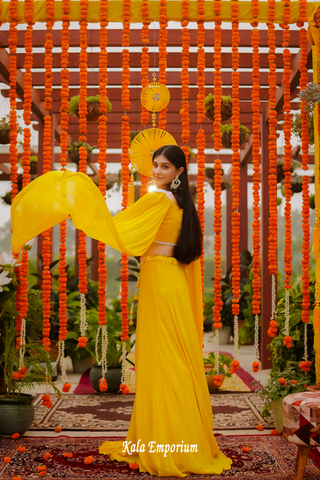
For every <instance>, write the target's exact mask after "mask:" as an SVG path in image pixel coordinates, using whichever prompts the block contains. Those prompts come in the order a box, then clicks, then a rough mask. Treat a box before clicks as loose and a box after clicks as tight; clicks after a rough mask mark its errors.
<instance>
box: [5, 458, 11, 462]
mask: <svg viewBox="0 0 320 480" xmlns="http://www.w3.org/2000/svg"><path fill="white" fill-rule="evenodd" d="M3 461H4V463H10V462H11V458H10V457H4V459H3Z"/></svg>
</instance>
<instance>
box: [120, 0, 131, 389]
mask: <svg viewBox="0 0 320 480" xmlns="http://www.w3.org/2000/svg"><path fill="white" fill-rule="evenodd" d="M130 6H131V1H130V0H123V15H122V18H123V30H122V47H123V50H122V98H121V101H122V106H123V109H124V111H125V115H123V116H122V123H121V150H122V154H121V182H122V204H121V206H122V210H124V209H126V208H127V206H128V195H129V190H128V188H129V182H130V176H129V162H130V161H129V149H130V126H129V117H128V116H127V115H126V111H127V110H129V109H130V91H129V85H130V63H129V61H130V55H129V50H128V47H129V45H130V41H129V33H130ZM121 265H122V268H121V271H120V277H121V300H120V304H121V318H122V332H121V340H122V374H121V384H120V388H121V390H122V393H124V394H126V393H128V392H129V388H128V387H127V385H126V375H125V362H126V354H127V351H126V343H125V342H126V340H128V339H129V309H128V297H129V286H128V277H129V272H128V257H127V255H126V254H124V253H122V254H121Z"/></svg>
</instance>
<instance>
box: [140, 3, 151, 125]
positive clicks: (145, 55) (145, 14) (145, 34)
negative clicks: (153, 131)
mask: <svg viewBox="0 0 320 480" xmlns="http://www.w3.org/2000/svg"><path fill="white" fill-rule="evenodd" d="M141 16H142V29H141V40H142V43H143V47H142V52H141V86H142V88H144V87H146V86H147V85H148V83H149V48H148V44H149V23H150V22H149V1H148V0H142V2H141ZM148 120H149V112H148V110H147V109H146V108H145V106H144V105H142V107H141V125H147V123H148Z"/></svg>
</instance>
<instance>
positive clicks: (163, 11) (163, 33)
mask: <svg viewBox="0 0 320 480" xmlns="http://www.w3.org/2000/svg"><path fill="white" fill-rule="evenodd" d="M159 3H160V6H159V13H160V31H159V44H158V46H159V83H162V84H163V85H167V40H168V32H167V26H168V22H167V0H160V2H159ZM166 124H167V108H166V107H164V109H163V110H162V111H161V112H160V114H159V128H161V129H163V130H165V128H166Z"/></svg>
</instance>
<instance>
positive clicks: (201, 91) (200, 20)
mask: <svg viewBox="0 0 320 480" xmlns="http://www.w3.org/2000/svg"><path fill="white" fill-rule="evenodd" d="M197 24H198V31H197V47H198V61H197V76H198V80H197V86H198V94H197V123H198V124H201V123H202V122H203V120H204V117H205V106H204V99H205V74H204V69H205V52H204V48H203V46H204V35H205V30H204V0H199V1H198V16H197ZM205 145H206V137H205V131H204V130H203V128H200V129H199V130H198V133H197V150H198V155H197V163H198V171H197V196H198V206H197V210H198V216H199V220H200V226H201V231H202V235H203V236H204V178H205V173H204V172H205V155H204V150H205ZM200 262H201V280H202V297H203V295H204V251H203V248H202V252H201V257H200Z"/></svg>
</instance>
